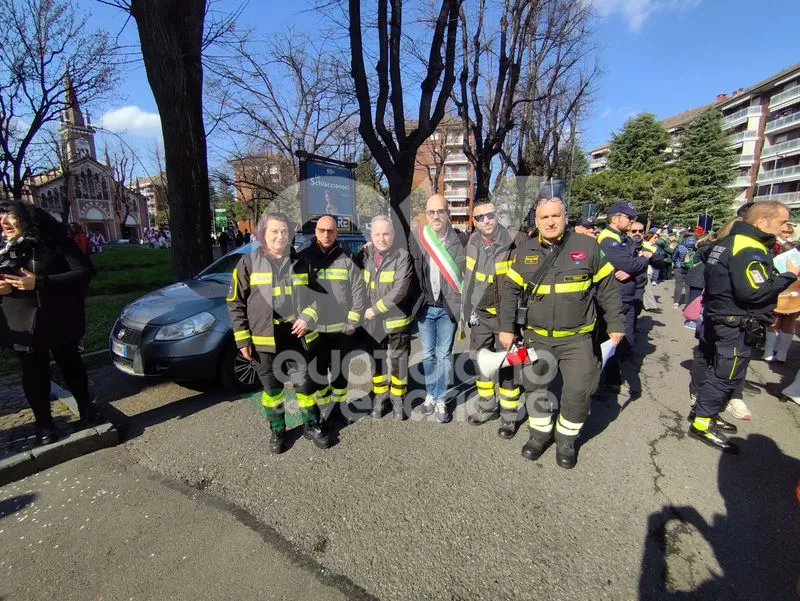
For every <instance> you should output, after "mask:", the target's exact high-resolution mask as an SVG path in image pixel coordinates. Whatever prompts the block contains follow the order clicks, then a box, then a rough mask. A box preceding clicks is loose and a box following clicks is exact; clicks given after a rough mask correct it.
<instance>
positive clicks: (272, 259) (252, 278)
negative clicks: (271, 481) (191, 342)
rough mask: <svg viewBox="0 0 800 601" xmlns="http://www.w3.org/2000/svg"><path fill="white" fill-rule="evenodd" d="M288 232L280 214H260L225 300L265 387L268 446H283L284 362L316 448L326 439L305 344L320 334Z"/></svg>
mask: <svg viewBox="0 0 800 601" xmlns="http://www.w3.org/2000/svg"><path fill="white" fill-rule="evenodd" d="M290 232H291V228H290V226H289V220H288V219H287V218H286V216H285V215H283V214H282V213H267V214H265V215H264V217H262V219H261V222H260V223H259V224H258V229H257V238H258V241H259V245H258V246H257V247H256V248H254V249H253V251H252V252H250V253H249V254H246V255H243V256H242V258H241V259H239V263H238V264H237V265H236V268H235V269H234V270H233V277H232V279H231V285H230V289H229V291H228V297H227V299H226V300H227V301H228V312H229V313H230V317H231V323H232V324H233V337H234V339H235V340H236V346H237V347H238V348H239V352H240V353H241V354H242V356H243V357H244V358H245V359H247V360H248V361H252V362H253V366H254V367H255V369H256V373H258V377H259V379H260V380H261V384H262V385H263V387H264V391H263V392H262V393H261V405H262V406H263V408H264V413H265V416H266V418H267V420H268V421H269V424H270V430H272V437H271V438H270V450H271V451H272V453H276V454H277V453H281V452H283V450H284V435H285V431H286V421H285V418H284V398H285V392H284V382H283V381H281V376H282V374H283V373H284V370H283V369H282V364H283V363H284V362H285V363H286V364H287V369H286V372H288V374H289V376H290V378H291V381H292V386H293V388H294V391H295V394H296V395H297V404H298V406H299V408H300V414H301V416H302V419H303V436H305V437H306V438H308V439H309V440H311V441H312V442H313V443H314V444H315V445H316V446H317V447H319V448H323V449H324V448H327V447H328V446H329V444H330V443H329V440H328V437H327V435H326V434H325V433H324V432H323V431H322V429H321V427H320V425H319V410H318V408H317V405H316V403H315V402H314V389H313V386H312V383H311V380H310V379H309V377H308V362H307V349H308V347H309V345H312V344H313V343H314V342H315V339H316V338H317V336H318V334H317V332H316V331H314V328H315V325H316V322H317V318H318V315H317V310H316V303H315V302H314V301H313V299H312V298H311V295H310V293H309V290H308V286H309V275H310V269H309V265H308V262H307V261H305V260H304V259H302V258H300V257H299V256H298V255H296V254H295V253H294V251H293V250H292V249H291V245H290V241H291V234H290ZM285 351H286V353H285V354H283V355H282V353H284V352H285Z"/></svg>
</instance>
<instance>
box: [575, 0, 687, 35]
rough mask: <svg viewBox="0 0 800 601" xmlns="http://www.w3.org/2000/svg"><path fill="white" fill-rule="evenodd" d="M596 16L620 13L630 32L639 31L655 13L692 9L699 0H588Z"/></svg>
mask: <svg viewBox="0 0 800 601" xmlns="http://www.w3.org/2000/svg"><path fill="white" fill-rule="evenodd" d="M588 1H589V2H590V3H591V4H592V6H594V8H595V10H596V11H597V14H599V15H600V16H601V17H607V16H609V15H611V14H614V13H621V14H622V16H623V17H624V18H625V20H626V21H627V22H628V27H630V29H631V31H639V29H640V28H641V27H642V24H643V23H644V22H645V20H646V19H647V17H649V16H650V15H652V14H653V13H655V12H663V11H673V10H683V9H687V8H694V7H695V6H697V5H698V4H699V3H700V0H588Z"/></svg>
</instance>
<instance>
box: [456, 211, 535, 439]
mask: <svg viewBox="0 0 800 601" xmlns="http://www.w3.org/2000/svg"><path fill="white" fill-rule="evenodd" d="M472 218H473V219H474V220H475V231H474V232H472V235H471V236H470V238H469V240H468V242H467V270H466V273H465V275H464V293H463V295H462V315H463V316H462V323H466V324H468V325H469V327H470V331H469V348H470V351H472V352H473V353H477V352H478V351H479V350H481V349H488V350H490V351H495V350H498V349H499V348H500V344H499V342H498V340H497V336H498V335H499V334H500V322H499V321H498V317H497V309H498V307H499V305H500V293H501V292H502V278H501V276H504V275H506V273H508V268H509V267H510V265H511V253H512V252H513V250H514V249H515V248H516V245H515V243H514V240H513V239H512V238H511V234H509V232H508V230H507V229H506V228H505V227H503V226H502V225H500V222H499V220H498V217H497V210H496V209H495V206H494V204H492V203H491V202H482V203H479V204H475V205H474V207H473V212H472ZM475 371H476V373H477V379H476V381H475V384H476V386H477V388H478V410H477V411H476V412H475V413H472V414H471V415H470V416H469V417H467V421H468V422H469V423H470V424H472V425H473V426H480V425H482V424H485V423H486V422H488V421H489V420H493V419H497V418H498V417H500V426H499V428H498V430H497V435H498V436H500V438H505V439H510V438H513V437H514V434H516V431H517V423H518V421H519V410H520V407H521V405H522V402H521V400H520V396H521V394H520V393H521V391H520V387H519V386H518V385H516V384H514V368H513V367H510V366H509V367H503V368H501V369H500V373H499V386H498V387H497V393H498V394H497V396H496V395H495V383H494V379H493V378H486V377H485V376H482V375H481V372H480V369H479V368H478V367H477V366H476V369H475ZM498 397H499V403H498Z"/></svg>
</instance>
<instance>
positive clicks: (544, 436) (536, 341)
mask: <svg viewBox="0 0 800 601" xmlns="http://www.w3.org/2000/svg"><path fill="white" fill-rule="evenodd" d="M535 220H536V226H537V229H538V235H537V236H535V237H532V238H529V239H527V240H526V241H525V242H522V243H521V244H520V246H519V247H518V248H517V250H516V256H515V258H514V261H513V263H512V265H511V267H510V268H509V270H508V274H507V276H506V278H505V281H504V284H503V294H502V295H501V297H500V336H499V338H500V343H501V345H502V346H503V348H506V349H508V348H510V347H511V345H512V344H513V343H514V340H515V338H516V337H517V334H516V332H515V326H516V325H520V326H521V327H522V337H523V340H524V342H525V346H528V347H533V348H534V350H536V352H537V353H539V354H540V358H539V361H537V362H536V363H535V364H534V365H533V371H534V373H535V374H536V376H537V377H536V378H535V379H532V381H527V380H526V381H525V387H526V394H527V398H526V403H525V405H526V409H527V411H528V423H529V427H530V439H529V440H528V442H526V443H525V445H524V446H523V448H522V455H523V456H524V457H526V458H527V459H531V460H536V459H538V458H539V457H540V456H541V454H542V453H543V452H544V450H545V449H546V448H547V446H548V445H549V444H550V442H551V441H552V439H553V429H554V426H555V441H556V463H557V464H558V465H559V466H561V467H563V468H566V469H570V468H572V467H574V466H575V464H576V462H577V449H576V446H575V442H576V440H577V438H578V434H579V433H580V431H581V427H582V426H583V423H584V421H585V420H586V416H587V415H589V404H590V398H591V394H592V392H593V391H594V389H595V387H596V386H597V382H598V380H599V377H600V362H599V360H598V358H597V356H596V354H595V350H594V343H593V336H592V333H593V332H594V329H595V326H596V321H597V309H598V308H599V310H600V311H601V313H602V315H603V317H604V319H605V322H606V324H607V326H608V331H609V337H610V338H611V340H612V343H613V344H614V345H618V344H619V342H620V341H621V340H622V337H623V326H624V321H623V318H622V315H621V307H620V294H619V288H618V286H617V285H616V281H615V280H614V277H613V272H614V269H613V267H612V266H611V264H610V263H609V262H608V261H607V260H606V259H605V258H604V257H603V254H602V253H601V252H600V248H599V247H598V245H597V243H596V242H595V240H594V239H593V238H590V237H588V236H584V235H583V234H576V233H574V232H567V231H566V226H567V219H566V207H565V206H564V203H563V202H562V201H561V200H560V199H559V198H543V199H541V200H540V201H539V202H538V203H537V205H536V212H535ZM518 302H519V305H520V310H519V311H518V310H517V307H518ZM518 315H519V318H518ZM523 319H524V324H523V323H519V324H518V322H521V321H523ZM549 357H552V358H553V359H554V361H555V363H556V366H557V368H558V370H560V372H561V376H562V378H563V381H564V386H563V389H562V393H561V399H560V409H559V415H558V419H557V420H556V422H555V424H554V422H553V404H554V403H552V402H551V401H550V400H549V397H550V395H549V393H548V392H547V382H544V377H543V376H544V375H545V373H546V372H549V370H550V368H551V366H552V364H551V363H550V361H549V360H548V359H549Z"/></svg>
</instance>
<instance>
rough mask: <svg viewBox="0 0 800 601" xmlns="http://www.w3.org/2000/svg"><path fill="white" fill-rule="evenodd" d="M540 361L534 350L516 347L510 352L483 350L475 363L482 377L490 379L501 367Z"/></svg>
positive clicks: (479, 352)
mask: <svg viewBox="0 0 800 601" xmlns="http://www.w3.org/2000/svg"><path fill="white" fill-rule="evenodd" d="M538 359H539V356H538V355H537V354H536V351H535V350H533V349H532V348H525V347H524V346H520V347H518V346H516V345H515V346H512V347H511V350H510V351H490V350H489V349H485V348H483V349H481V350H479V351H478V355H477V357H476V358H475V363H476V364H477V366H478V371H480V372H481V375H482V376H483V377H484V378H486V379H489V378H491V377H493V376H494V374H496V373H497V370H499V369H500V368H501V367H506V366H509V365H525V364H526V363H535V362H536V361H537V360H538Z"/></svg>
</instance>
